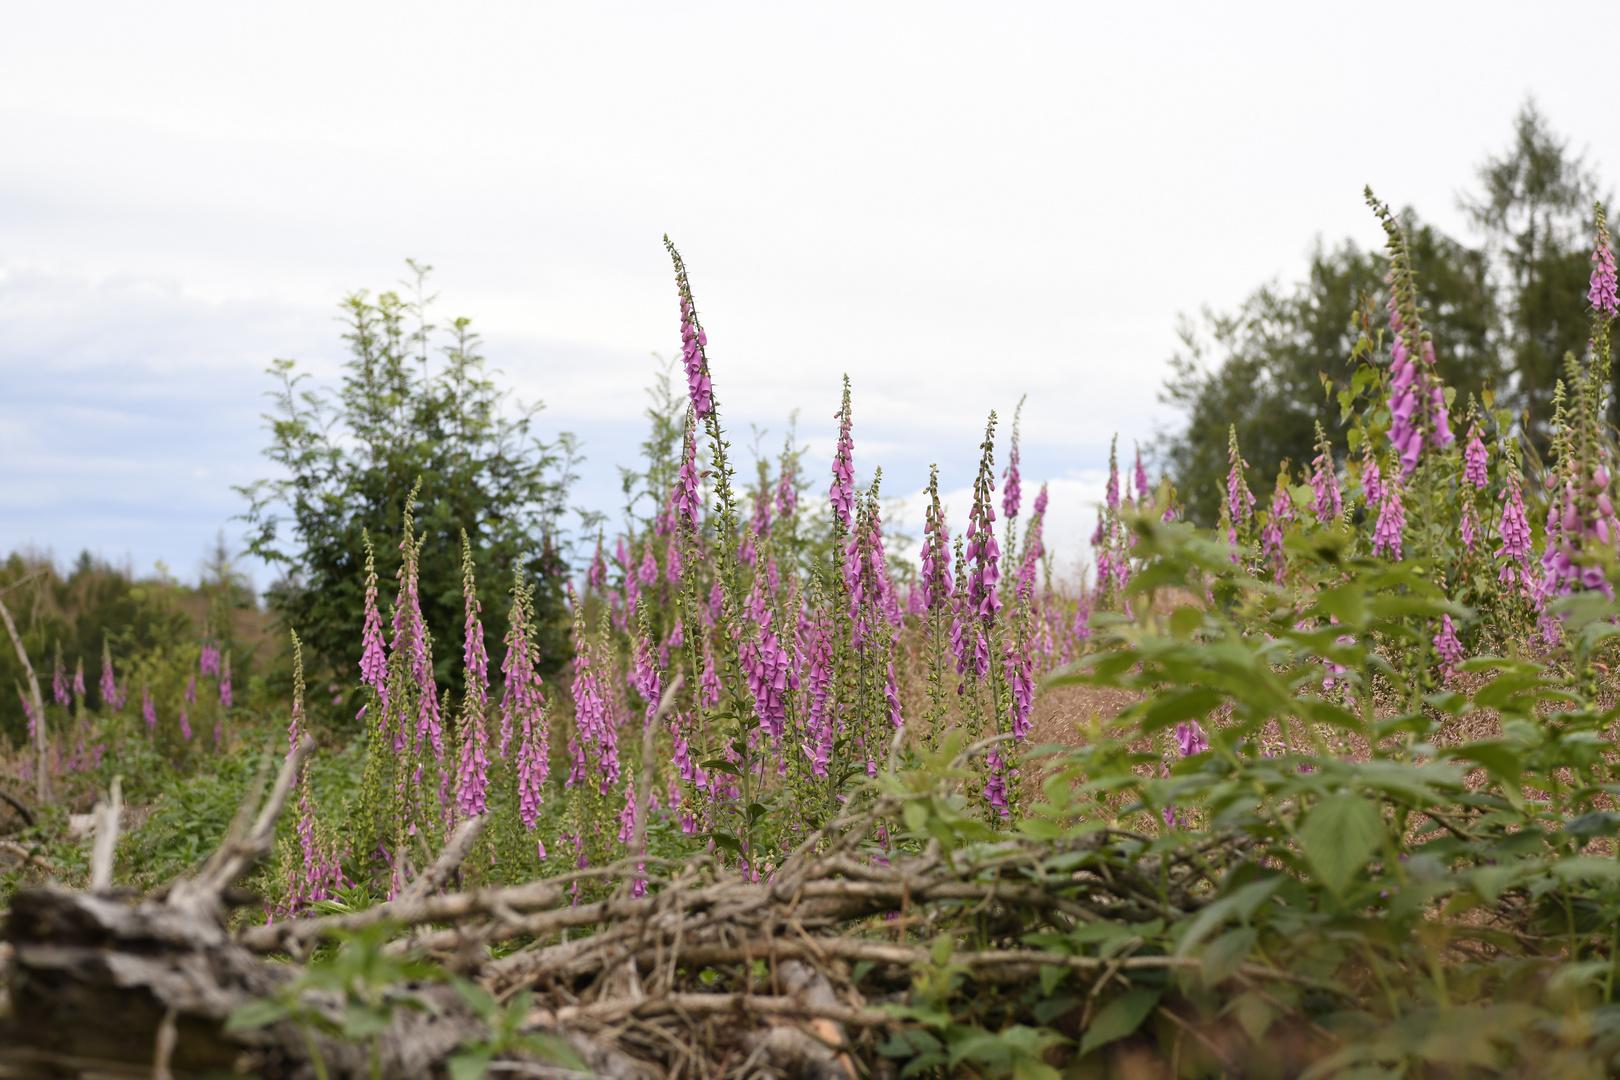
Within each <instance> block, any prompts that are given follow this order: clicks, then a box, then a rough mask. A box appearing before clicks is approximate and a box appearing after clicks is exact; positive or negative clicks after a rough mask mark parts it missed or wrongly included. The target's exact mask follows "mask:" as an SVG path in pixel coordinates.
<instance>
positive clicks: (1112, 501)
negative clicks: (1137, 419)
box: [1092, 435, 1119, 544]
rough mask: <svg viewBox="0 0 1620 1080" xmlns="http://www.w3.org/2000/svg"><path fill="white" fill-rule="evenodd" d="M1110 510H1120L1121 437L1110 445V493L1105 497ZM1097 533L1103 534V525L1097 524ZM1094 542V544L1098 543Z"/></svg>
mask: <svg viewBox="0 0 1620 1080" xmlns="http://www.w3.org/2000/svg"><path fill="white" fill-rule="evenodd" d="M1105 499H1106V501H1107V503H1108V509H1110V510H1118V509H1119V436H1118V435H1115V436H1114V440H1113V442H1111V443H1109V444H1108V491H1107V494H1106V496H1105ZM1097 533H1098V536H1099V537H1100V536H1101V534H1102V523H1101V522H1098V524H1097ZM1096 542H1097V541H1096V540H1093V541H1092V543H1094V544H1095V543H1096Z"/></svg>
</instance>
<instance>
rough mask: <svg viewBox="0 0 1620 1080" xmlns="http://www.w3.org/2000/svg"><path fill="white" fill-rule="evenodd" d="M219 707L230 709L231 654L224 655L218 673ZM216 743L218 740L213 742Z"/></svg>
mask: <svg viewBox="0 0 1620 1080" xmlns="http://www.w3.org/2000/svg"><path fill="white" fill-rule="evenodd" d="M219 705H220V708H222V709H228V708H230V707H231V654H230V653H226V654H225V659H224V661H223V662H222V665H221V667H220V672H219ZM215 741H218V740H215Z"/></svg>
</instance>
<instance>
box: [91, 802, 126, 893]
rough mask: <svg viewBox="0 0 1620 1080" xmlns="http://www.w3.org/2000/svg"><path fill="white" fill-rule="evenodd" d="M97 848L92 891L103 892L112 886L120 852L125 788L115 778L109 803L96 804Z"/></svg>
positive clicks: (92, 868)
mask: <svg viewBox="0 0 1620 1080" xmlns="http://www.w3.org/2000/svg"><path fill="white" fill-rule="evenodd" d="M95 814H96V846H95V848H94V850H93V851H92V852H91V856H90V891H91V892H103V891H105V890H106V889H108V888H109V887H111V885H112V869H113V855H114V854H115V853H116V852H117V850H118V824H119V821H120V820H121V819H122V817H123V814H124V786H123V781H122V779H121V778H120V777H117V776H115V777H113V782H112V790H111V791H110V792H108V795H107V802H105V803H102V802H98V803H96V809H95Z"/></svg>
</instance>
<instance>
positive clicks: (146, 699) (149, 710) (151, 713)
mask: <svg viewBox="0 0 1620 1080" xmlns="http://www.w3.org/2000/svg"><path fill="white" fill-rule="evenodd" d="M141 718H142V719H144V720H145V721H146V737H147V738H149V739H155V738H157V704H156V702H154V701H153V700H152V688H151V687H149V686H143V687H141Z"/></svg>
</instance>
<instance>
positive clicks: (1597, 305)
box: [1586, 203, 1620, 322]
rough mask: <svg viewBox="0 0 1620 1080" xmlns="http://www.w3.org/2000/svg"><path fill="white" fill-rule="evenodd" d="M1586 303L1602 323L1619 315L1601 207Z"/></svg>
mask: <svg viewBox="0 0 1620 1080" xmlns="http://www.w3.org/2000/svg"><path fill="white" fill-rule="evenodd" d="M1586 301H1587V303H1589V304H1591V305H1592V310H1593V311H1594V312H1595V313H1596V314H1597V317H1598V318H1599V319H1600V320H1602V321H1603V322H1609V321H1611V320H1612V319H1613V318H1614V317H1615V315H1616V314H1620V292H1617V290H1616V280H1615V267H1614V252H1613V251H1612V250H1611V249H1610V247H1609V226H1608V222H1606V221H1605V220H1604V217H1603V206H1602V204H1601V203H1600V204H1598V207H1597V240H1596V241H1595V242H1594V243H1593V245H1592V285H1591V288H1590V289H1588V290H1587V293H1586Z"/></svg>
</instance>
